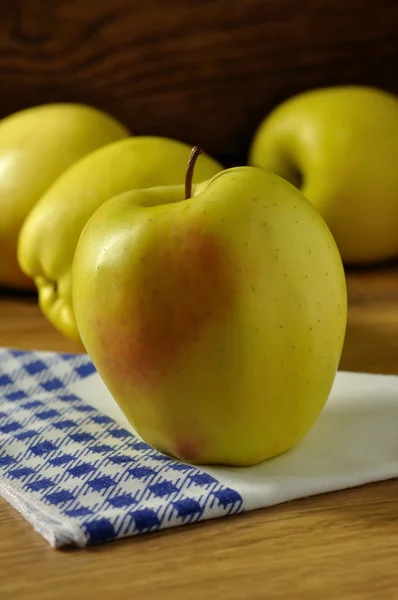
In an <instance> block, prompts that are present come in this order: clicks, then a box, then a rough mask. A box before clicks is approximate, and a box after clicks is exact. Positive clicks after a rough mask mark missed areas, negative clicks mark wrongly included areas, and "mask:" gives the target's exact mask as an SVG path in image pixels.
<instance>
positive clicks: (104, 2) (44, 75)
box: [0, 0, 398, 166]
mask: <svg viewBox="0 0 398 600" xmlns="http://www.w3.org/2000/svg"><path fill="white" fill-rule="evenodd" d="M342 83H362V84H369V85H377V86H380V87H383V88H385V89H387V90H390V91H392V92H394V93H397V92H398V2H396V0H378V2H374V1H373V0H302V1H300V2H298V1H297V0H188V1H187V0H168V1H166V0H145V1H144V2H138V1H134V0H112V1H109V0H1V2H0V118H1V117H2V116H5V115H7V114H9V113H12V112H14V111H17V110H19V109H22V108H25V107H27V106H31V105H36V104H43V103H47V102H59V101H73V102H85V103H88V104H91V105H93V106H97V107H98V108H102V109H105V110H107V111H109V112H111V113H112V114H114V115H115V116H116V117H118V118H120V119H121V120H122V121H123V122H124V123H125V124H126V125H127V126H128V127H130V129H131V131H133V132H134V133H136V134H155V135H164V136H169V137H175V138H177V139H181V140H183V141H186V142H188V143H190V144H198V145H200V146H202V148H204V149H205V150H206V151H207V152H209V153H211V154H213V155H214V156H215V157H217V158H219V159H220V160H221V161H222V162H224V164H225V165H226V166H230V165H233V164H237V163H241V162H242V161H244V160H246V157H247V151H248V147H249V143H250V140H251V138H252V136H253V133H254V131H255V129H256V128H257V126H258V124H259V122H260V121H261V120H262V119H263V117H264V116H265V115H266V113H267V112H269V110H270V109H271V108H272V107H274V106H275V105H276V104H277V103H279V102H280V101H281V100H283V99H285V98H286V97H288V96H290V95H291V94H294V93H297V92H300V91H303V90H305V89H308V88H312V87H317V86H323V85H335V84H342Z"/></svg>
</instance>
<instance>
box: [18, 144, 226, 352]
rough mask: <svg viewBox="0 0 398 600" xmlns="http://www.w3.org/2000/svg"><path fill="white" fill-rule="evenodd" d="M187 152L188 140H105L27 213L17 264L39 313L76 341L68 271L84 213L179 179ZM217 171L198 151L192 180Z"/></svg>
mask: <svg viewBox="0 0 398 600" xmlns="http://www.w3.org/2000/svg"><path fill="white" fill-rule="evenodd" d="M190 150H191V147H190V146H188V145H187V144H184V143H182V142H179V141H176V140H172V139H167V138H159V137H145V136H142V137H133V138H128V139H125V140H122V141H119V142H116V143H114V144H110V145H108V146H106V147H104V148H101V149H99V150H97V151H95V152H93V153H91V154H89V155H88V156H86V157H84V158H83V159H82V160H81V161H79V162H77V163H75V164H74V165H73V166H72V167H70V169H68V170H67V171H66V172H65V173H64V174H63V175H62V176H61V177H60V178H59V179H58V180H57V181H56V182H55V183H54V185H53V186H52V187H51V188H50V189H49V190H48V191H47V193H46V194H45V195H44V196H43V197H42V198H41V200H40V202H38V203H37V204H36V206H35V207H34V209H33V210H32V212H31V213H30V214H29V217H28V218H27V219H26V221H25V223H24V226H23V228H22V230H21V234H20V239H19V246H18V259H19V263H20V265H21V267H22V270H23V271H24V273H26V274H27V275H28V276H29V277H32V278H33V279H34V280H35V282H36V285H37V288H38V290H39V302H40V306H41V309H42V310H43V312H44V314H45V315H46V317H47V318H48V319H49V320H50V321H51V323H52V324H53V325H54V326H55V327H56V328H57V329H58V330H59V331H60V332H61V333H63V334H64V335H65V336H67V337H69V338H72V339H74V340H76V341H79V334H78V331H77V328H76V323H75V318H74V314H73V308H72V282H71V269H72V260H73V255H74V252H75V249H76V244H77V241H78V239H79V236H80V234H81V232H82V229H83V227H84V225H85V224H86V222H87V220H88V219H89V217H91V215H92V214H93V213H94V211H95V210H96V209H97V208H98V207H99V206H100V205H101V204H102V203H103V202H105V201H106V200H109V198H111V197H112V196H115V195H117V194H120V193H122V192H125V191H128V190H132V189H135V188H141V187H152V186H157V185H170V184H175V183H180V182H182V181H183V180H184V176H185V169H186V164H187V161H188V157H189V153H190ZM221 169H222V167H221V165H220V164H219V163H217V162H216V161H215V160H213V159H212V158H210V157H209V156H206V155H203V156H201V157H200V159H199V161H198V164H197V168H196V170H195V177H194V181H195V182H200V181H204V180H206V179H209V178H210V177H212V176H213V175H215V174H216V173H218V172H219V171H221Z"/></svg>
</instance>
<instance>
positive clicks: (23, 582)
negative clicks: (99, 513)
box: [0, 266, 398, 600]
mask: <svg viewBox="0 0 398 600" xmlns="http://www.w3.org/2000/svg"><path fill="white" fill-rule="evenodd" d="M347 281H348V291H349V323H348V330H347V336H346V340H345V346H344V352H343V357H342V361H341V368H342V369H348V370H353V371H373V372H378V373H391V374H398V267H397V266H395V267H394V266H391V267H385V268H379V269H377V270H364V271H357V272H354V271H351V272H348V273H347ZM0 346H12V347H17V348H26V349H33V348H41V349H49V350H67V351H72V352H75V351H78V350H79V349H78V348H77V347H76V346H75V345H74V344H72V343H70V342H69V341H67V340H66V339H64V338H62V337H61V336H60V335H59V334H58V333H57V332H56V331H55V330H54V329H53V328H52V327H51V326H50V325H49V324H48V323H47V322H46V321H45V319H44V317H43V316H42V315H41V314H40V311H39V309H38V307H37V305H36V302H35V299H34V298H29V297H24V298H22V297H17V296H12V295H7V296H2V297H0ZM397 497H398V481H397V480H393V481H388V482H382V483H377V484H371V485H366V486H362V487H358V488H354V489H352V490H345V491H342V492H336V493H330V494H324V495H320V496H316V497H312V498H308V499H303V500H299V501H294V502H289V503H286V504H283V505H280V506H276V507H272V508H268V509H263V510H257V511H253V512H251V513H248V514H245V515H239V516H235V517H229V518H223V519H218V520H214V521H209V522H206V523H201V524H197V525H191V526H185V527H180V528H177V529H173V530H168V531H164V532H160V533H154V534H148V535H143V536H141V537H138V538H137V537H135V538H130V539H126V540H121V541H118V542H112V543H108V544H104V545H101V546H98V547H92V548H90V549H85V550H68V551H59V550H53V549H51V548H50V547H49V546H48V544H47V543H46V542H45V541H44V540H43V539H42V538H41V537H40V536H39V535H38V534H37V533H35V532H34V531H33V530H32V528H31V527H30V525H29V524H28V523H27V522H26V521H24V519H22V517H21V516H20V515H19V514H18V513H17V512H16V511H15V510H14V509H13V508H11V507H10V506H9V505H7V504H6V503H5V502H2V503H1V502H0V598H1V599H2V600H25V599H29V600H53V599H54V598H56V599H57V600H70V598H72V597H73V596H76V598H78V599H80V598H82V599H83V598H87V597H90V596H94V597H95V598H96V600H108V598H109V599H112V600H125V599H126V598H143V599H144V598H145V599H148V600H162V599H163V598H166V599H169V598H170V599H172V600H174V599H176V600H188V599H189V600H191V599H192V600H196V599H202V598H204V599H207V598H211V599H213V598H214V599H217V600H219V599H221V600H223V599H228V600H243V599H245V600H246V599H247V600H264V599H273V598H276V599H278V598H281V599H282V598H283V599H290V598H292V599H294V600H297V599H299V598H300V599H301V598H303V599H307V598H308V599H314V600H319V599H334V598H336V599H337V598H339V599H340V598H341V599H346V600H363V599H372V598H375V599H376V598H377V599H381V598H382V599H384V598H385V599H387V598H388V599H390V598H391V599H393V598H397V597H398V571H397V547H398V503H397Z"/></svg>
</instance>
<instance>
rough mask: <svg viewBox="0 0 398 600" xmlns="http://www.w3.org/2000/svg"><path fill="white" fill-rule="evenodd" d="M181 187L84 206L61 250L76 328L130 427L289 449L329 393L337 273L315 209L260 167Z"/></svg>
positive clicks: (235, 453)
mask: <svg viewBox="0 0 398 600" xmlns="http://www.w3.org/2000/svg"><path fill="white" fill-rule="evenodd" d="M188 187H189V186H188ZM189 196H190V194H189V193H188V194H187V193H185V194H184V186H183V185H180V186H162V187H157V188H152V189H143V190H136V191H132V192H129V193H125V194H123V195H121V196H118V197H116V198H113V199H110V200H109V201H108V202H106V203H104V204H103V205H102V206H101V207H100V208H99V209H98V210H97V211H96V212H95V213H94V214H93V216H92V217H91V218H90V219H89V221H88V223H87V224H86V226H85V227H84V230H83V232H82V235H81V237H80V239H79V242H78V245H77V249H76V253H75V257H74V261H73V306H74V310H75V315H76V319H77V325H78V329H79V332H80V335H81V339H82V342H83V344H84V346H85V348H86V350H87V352H88V354H89V355H90V357H91V358H92V360H93V362H94V365H95V366H96V368H97V369H98V371H99V374H100V375H101V377H102V379H103V381H104V382H105V384H106V385H107V387H108V389H109V390H110V392H111V394H112V395H113V397H114V399H115V400H116V402H117V403H118V404H119V405H120V407H121V409H122V410H123V412H124V413H125V415H126V417H127V418H128V419H129V421H130V422H131V423H132V425H133V427H134V428H135V429H136V431H137V432H138V433H139V434H140V435H141V436H142V437H143V439H144V440H146V441H147V442H148V443H149V444H151V445H152V446H153V447H155V448H157V449H159V450H161V451H163V452H165V453H166V454H168V455H172V456H175V457H177V458H179V459H182V460H185V461H188V462H192V463H200V464H211V463H218V464H229V465H236V466H243V465H252V464H255V463H258V462H260V461H263V460H265V459H268V458H270V457H273V456H276V455H278V454H280V453H282V452H285V451H287V450H289V449H290V448H292V447H293V446H295V445H296V444H297V443H298V442H299V441H300V440H301V439H302V438H303V436H304V435H305V434H306V433H307V432H308V431H309V429H310V428H311V427H312V425H313V424H314V422H315V420H316V419H317V417H318V416H319V414H320V412H321V410H322V408H323V406H324V404H325V402H326V401H327V398H328V395H329V393H330V390H331V387H332V384H333V381H334V377H335V374H336V370H337V368H338V365H339V360H340V355H341V351H342V346H343V340H344V335H345V327H346V308H347V306H346V304H347V297H346V284H345V276H344V270H343V266H342V262H341V258H340V254H339V252H338V249H337V247H336V244H335V241H334V239H333V237H332V235H331V233H330V231H329V229H328V227H327V225H326V224H325V222H324V220H323V219H322V217H321V215H320V214H319V212H318V211H317V210H316V209H315V208H314V207H313V206H312V205H311V204H310V202H308V200H307V199H306V198H305V197H304V196H303V195H302V194H301V193H300V192H299V191H298V190H296V189H295V188H294V187H293V186H292V185H291V184H290V183H288V182H287V181H285V180H284V179H282V178H280V177H279V176H277V175H275V174H273V173H269V172H266V171H264V170H262V169H259V168H255V167H237V168H232V169H227V170H225V171H223V172H221V173H219V174H217V175H216V176H215V177H213V178H212V179H211V180H210V181H208V182H206V183H202V184H201V185H199V186H196V188H195V192H194V196H193V197H189Z"/></svg>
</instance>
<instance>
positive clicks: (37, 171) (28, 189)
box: [0, 104, 129, 290]
mask: <svg viewBox="0 0 398 600" xmlns="http://www.w3.org/2000/svg"><path fill="white" fill-rule="evenodd" d="M127 135H129V132H128V131H127V129H126V128H125V127H124V126H123V125H122V124H121V123H119V122H118V121H116V120H115V119H114V118H113V117H111V116H110V115H108V114H106V113H104V112H102V111H99V110H97V109H95V108H92V107H90V106H85V105H81V104H47V105H43V106H36V107H33V108H28V109H26V110H22V111H20V112H17V113H14V114H12V115H10V116H8V117H6V118H5V119H3V120H2V121H0V210H1V219H0V288H1V287H6V288H15V289H31V290H33V289H34V284H33V282H32V281H31V279H30V278H28V277H26V275H25V274H24V273H23V272H22V271H21V269H20V268H19V266H18V262H17V240H18V235H19V231H20V228H21V225H22V223H23V221H24V219H25V218H26V216H27V215H28V213H29V211H30V210H31V209H32V207H33V206H34V205H35V204H36V202H37V201H38V200H39V198H40V197H41V196H42V195H43V194H44V192H46V190H47V189H48V188H49V187H50V185H51V184H52V183H53V182H54V181H55V180H56V179H57V178H58V177H59V175H61V173H63V172H64V171H65V170H66V169H67V167H69V166H70V165H71V164H73V163H74V162H75V161H76V160H78V159H79V158H81V157H82V156H84V155H85V154H87V153H88V152H91V151H92V150H95V149H96V148H98V147H100V146H103V145H104V144H107V143H110V142H114V141H116V140H118V139H121V138H123V137H126V136H127Z"/></svg>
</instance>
